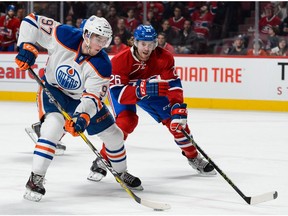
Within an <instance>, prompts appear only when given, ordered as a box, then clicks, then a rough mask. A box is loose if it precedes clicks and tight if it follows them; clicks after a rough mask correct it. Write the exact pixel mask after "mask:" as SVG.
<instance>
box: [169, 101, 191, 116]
mask: <svg viewBox="0 0 288 216" xmlns="http://www.w3.org/2000/svg"><path fill="white" fill-rule="evenodd" d="M186 107H187V104H186V103H182V104H179V103H176V104H174V105H173V106H172V108H171V115H187V113H188V111H187V109H186Z"/></svg>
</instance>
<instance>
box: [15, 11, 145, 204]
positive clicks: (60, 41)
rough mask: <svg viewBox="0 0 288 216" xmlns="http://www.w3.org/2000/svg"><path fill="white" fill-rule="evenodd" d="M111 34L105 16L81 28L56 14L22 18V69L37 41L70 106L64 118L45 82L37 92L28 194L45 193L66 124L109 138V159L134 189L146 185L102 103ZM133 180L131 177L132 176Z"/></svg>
mask: <svg viewBox="0 0 288 216" xmlns="http://www.w3.org/2000/svg"><path fill="white" fill-rule="evenodd" d="M111 39H112V29H111V26H110V24H109V23H108V22H107V20H106V19H105V18H99V17H96V16H91V17H90V18H89V19H88V20H87V21H86V23H85V25H84V28H83V31H82V30H80V29H77V28H74V27H71V26H68V25H61V24H60V23H58V22H56V21H54V20H53V19H50V18H47V17H44V16H37V15H35V14H33V13H32V14H29V15H28V16H27V17H25V18H24V20H23V21H22V23H21V26H20V32H19V39H18V43H17V45H18V47H19V53H18V55H17V56H16V59H15V62H16V63H17V65H18V66H19V68H20V69H21V70H27V69H28V68H29V67H31V66H32V65H33V64H34V63H35V60H36V58H37V55H38V48H37V46H36V44H39V45H40V46H42V47H44V48H46V49H47V50H48V55H49V58H48V60H47V65H46V68H45V74H44V76H43V77H41V79H42V81H43V83H44V84H45V87H47V88H48V90H49V91H50V92H51V93H52V94H53V96H54V97H55V99H56V100H57V101H58V102H59V103H60V104H61V106H62V107H63V108H64V109H65V110H66V112H68V113H69V114H70V115H71V116H72V118H73V121H66V122H65V119H64V117H63V116H62V114H61V113H60V112H59V110H58V109H57V108H56V106H55V105H54V104H53V103H50V102H49V98H48V96H47V95H46V94H45V92H44V91H43V89H42V88H39V90H38V93H37V106H38V111H39V119H40V121H41V122H42V126H41V131H40V137H39V138H38V140H37V143H36V145H35V149H34V153H33V164H32V172H31V175H30V177H29V180H28V182H27V184H26V192H25V194H24V198H25V199H28V200H32V201H40V200H41V198H42V196H43V195H44V194H45V188H44V186H43V181H44V177H45V174H46V172H47V170H48V167H49V165H50V164H51V162H52V160H53V157H54V155H55V148H56V144H57V143H58V141H59V140H60V139H61V137H62V135H63V133H64V126H65V130H66V131H67V132H69V133H71V134H72V135H74V136H76V135H78V132H83V131H85V130H86V131H87V133H88V135H90V136H93V135H97V136H98V137H99V138H100V139H101V140H102V141H103V142H105V144H106V148H107V152H109V156H108V158H109V161H110V163H111V165H112V167H113V168H114V170H115V171H117V172H118V173H119V175H120V177H121V178H122V180H123V181H124V182H125V183H126V184H127V186H128V187H130V188H131V189H140V190H141V189H143V188H142V186H141V181H140V179H139V178H137V177H134V176H133V175H131V174H129V173H128V172H127V163H126V151H125V147H124V141H123V138H124V135H123V132H122V131H121V130H120V129H119V128H118V126H117V125H116V124H115V122H114V118H113V116H112V115H111V113H110V112H109V110H108V108H107V107H106V106H105V104H104V103H103V99H104V98H105V97H106V94H107V93H108V88H109V79H110V75H111V62H110V60H109V57H108V55H107V53H106V52H105V51H104V50H103V48H105V47H108V46H109V44H110V42H111ZM131 180H132V181H131Z"/></svg>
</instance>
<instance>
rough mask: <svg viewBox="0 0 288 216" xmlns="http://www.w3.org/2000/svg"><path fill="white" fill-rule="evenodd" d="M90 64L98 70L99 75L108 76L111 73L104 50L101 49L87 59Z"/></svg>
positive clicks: (109, 63)
mask: <svg viewBox="0 0 288 216" xmlns="http://www.w3.org/2000/svg"><path fill="white" fill-rule="evenodd" d="M88 61H89V62H90V63H91V65H92V66H93V67H94V68H95V69H96V70H97V71H98V73H99V76H101V77H106V78H110V76H111V73H112V65H111V61H110V59H109V57H108V55H107V53H106V52H105V51H104V50H101V51H100V52H99V53H98V54H97V55H96V56H94V57H91V58H90V59H89V60H88Z"/></svg>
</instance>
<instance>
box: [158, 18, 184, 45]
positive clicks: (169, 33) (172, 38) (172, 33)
mask: <svg viewBox="0 0 288 216" xmlns="http://www.w3.org/2000/svg"><path fill="white" fill-rule="evenodd" d="M159 32H164V33H165V34H166V37H167V38H166V41H167V42H168V43H170V44H171V45H176V44H177V41H178V36H179V32H177V31H176V30H175V29H173V28H171V26H170V24H169V20H167V19H166V20H163V21H162V24H161V26H160V27H159V30H158V33H159Z"/></svg>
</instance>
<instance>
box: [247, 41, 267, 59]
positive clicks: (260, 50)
mask: <svg viewBox="0 0 288 216" xmlns="http://www.w3.org/2000/svg"><path fill="white" fill-rule="evenodd" d="M247 55H249V56H267V55H268V54H267V52H266V51H265V50H264V43H263V41H262V40H261V39H259V40H258V42H257V40H255V39H254V40H253V48H251V49H248V51H247Z"/></svg>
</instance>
